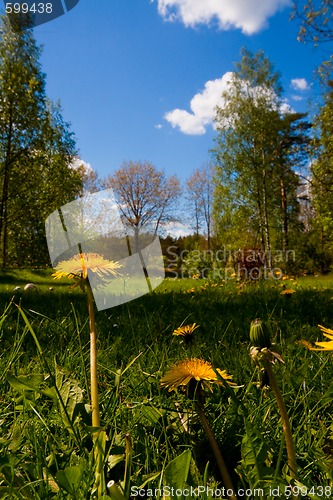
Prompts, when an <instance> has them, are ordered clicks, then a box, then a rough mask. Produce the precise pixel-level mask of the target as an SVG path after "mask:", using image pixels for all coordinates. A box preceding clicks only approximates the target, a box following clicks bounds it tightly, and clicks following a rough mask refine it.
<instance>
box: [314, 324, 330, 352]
mask: <svg viewBox="0 0 333 500" xmlns="http://www.w3.org/2000/svg"><path fill="white" fill-rule="evenodd" d="M318 326H319V328H320V329H321V331H322V333H323V335H324V337H327V338H328V339H330V340H328V341H327V340H326V341H323V342H315V344H316V345H317V346H318V347H311V348H310V347H309V349H311V351H333V330H331V329H330V328H325V327H324V326H322V325H318Z"/></svg>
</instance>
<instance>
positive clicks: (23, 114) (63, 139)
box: [0, 16, 82, 268]
mask: <svg viewBox="0 0 333 500" xmlns="http://www.w3.org/2000/svg"><path fill="white" fill-rule="evenodd" d="M40 53H41V51H40V48H39V47H38V46H37V45H36V42H35V39H34V37H33V34H32V31H31V30H29V29H26V30H24V29H19V26H18V29H17V30H16V31H15V32H14V31H13V30H12V28H11V25H10V23H9V21H8V19H7V18H6V16H3V17H2V18H1V37H0V96H1V97H0V109H1V111H0V131H1V134H0V136H1V139H0V250H1V254H0V260H1V262H2V267H3V268H5V267H7V266H8V265H10V266H24V265H32V264H34V263H38V264H39V265H41V264H46V263H48V254H47V249H46V239H45V230H44V221H45V218H46V217H47V216H48V215H49V213H50V212H52V211H53V210H56V209H57V208H59V206H61V205H62V204H64V203H66V202H67V201H71V200H72V199H73V198H74V197H75V196H77V195H78V194H79V193H80V192H81V190H82V181H81V175H80V173H79V172H77V171H75V170H74V169H72V168H70V163H71V162H72V160H73V158H74V156H75V155H76V153H77V152H76V148H75V141H74V138H73V134H72V133H71V132H70V131H69V126H68V124H67V123H65V122H64V120H63V118H62V116H61V109H60V107H59V105H55V104H53V103H52V102H51V101H50V100H49V99H47V97H46V94H45V75H44V73H42V71H41V67H40V63H39V58H40Z"/></svg>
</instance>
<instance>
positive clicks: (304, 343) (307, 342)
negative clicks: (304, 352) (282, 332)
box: [296, 339, 313, 350]
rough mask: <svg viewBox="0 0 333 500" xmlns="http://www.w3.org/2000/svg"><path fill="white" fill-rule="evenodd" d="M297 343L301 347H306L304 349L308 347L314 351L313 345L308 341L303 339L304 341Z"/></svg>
mask: <svg viewBox="0 0 333 500" xmlns="http://www.w3.org/2000/svg"><path fill="white" fill-rule="evenodd" d="M296 343H297V344H299V345H304V347H307V348H308V349H310V350H312V349H313V345H312V344H311V342H309V341H308V340H303V339H302V340H297V342H296Z"/></svg>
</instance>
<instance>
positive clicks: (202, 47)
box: [34, 0, 327, 180]
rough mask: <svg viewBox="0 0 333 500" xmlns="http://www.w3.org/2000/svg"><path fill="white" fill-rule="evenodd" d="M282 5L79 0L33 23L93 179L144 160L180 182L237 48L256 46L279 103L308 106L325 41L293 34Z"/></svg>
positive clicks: (207, 135) (284, 0)
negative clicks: (277, 76)
mask: <svg viewBox="0 0 333 500" xmlns="http://www.w3.org/2000/svg"><path fill="white" fill-rule="evenodd" d="M290 4H291V2H289V0H205V1H203V0H155V1H151V0H98V1H93V0H80V2H79V4H78V5H77V6H76V7H75V8H74V9H73V10H71V11H70V12H68V13H67V14H66V15H64V16H62V17H60V18H58V19H56V20H53V21H51V22H49V23H47V24H44V25H41V26H38V27H36V28H35V29H34V33H35V36H36V39H37V41H38V43H41V44H43V46H44V49H43V55H42V59H41V63H42V67H43V70H44V71H45V73H46V75H47V93H48V95H49V97H51V98H52V99H53V100H54V101H57V100H58V99H59V100H60V102H61V104H62V107H63V115H64V117H65V119H66V120H67V121H69V122H71V125H72V130H73V131H74V132H75V134H76V138H77V143H78V147H79V149H80V155H81V158H82V160H84V161H85V162H87V163H89V164H90V165H91V166H92V167H93V168H94V169H95V170H97V171H98V173H99V174H100V175H101V176H102V177H103V176H107V175H108V174H112V172H113V171H115V170H116V169H117V168H119V166H120V165H121V164H122V162H123V161H126V160H132V161H145V160H148V161H150V162H152V163H154V164H155V165H156V166H157V167H158V168H160V169H164V170H165V172H166V173H167V174H170V175H171V174H177V175H178V176H179V177H180V178H181V180H185V179H186V178H187V177H188V176H189V175H191V173H192V172H193V170H194V169H196V168H199V167H201V166H202V165H203V164H204V163H205V162H207V161H209V150H210V149H211V148H212V147H213V146H214V137H215V136H216V132H215V131H214V129H213V127H212V125H211V115H212V111H211V110H212V109H213V106H214V104H215V102H216V101H217V99H218V98H219V95H220V89H222V88H223V82H224V80H225V79H224V80H223V75H225V74H226V73H228V72H230V71H232V70H233V63H234V62H237V61H239V60H240V50H241V48H242V47H244V46H245V47H247V48H248V49H249V50H251V51H253V52H255V51H257V50H259V49H263V50H264V51H265V53H266V55H267V56H268V57H269V58H270V60H271V61H272V63H273V64H274V65H275V67H276V69H277V70H279V71H280V73H281V81H282V84H283V87H284V89H285V98H286V99H287V102H288V104H289V105H290V106H291V107H292V108H293V109H295V110H297V111H305V110H307V105H308V104H307V103H308V99H309V98H313V99H316V98H317V96H316V91H315V89H314V86H313V82H314V70H315V68H316V66H317V65H318V63H320V62H321V61H322V59H323V58H324V57H325V56H326V54H325V53H324V52H323V50H327V47H326V48H324V49H323V48H319V49H314V48H313V47H312V46H311V45H310V44H308V45H304V44H301V43H299V42H297V32H298V25H297V22H295V21H293V22H291V21H289V15H290ZM225 78H226V77H225ZM207 82H211V83H207ZM192 99H193V101H192ZM191 101H192V108H193V110H192V109H191ZM175 110H178V111H175Z"/></svg>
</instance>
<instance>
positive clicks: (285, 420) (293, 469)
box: [264, 359, 298, 498]
mask: <svg viewBox="0 0 333 500" xmlns="http://www.w3.org/2000/svg"><path fill="white" fill-rule="evenodd" d="M264 364H265V368H266V371H267V374H268V378H269V384H270V386H271V388H272V389H273V391H274V394H275V398H276V402H277V405H278V408H279V411H280V415H281V420H282V426H283V432H284V435H285V439H286V447H287V454H288V465H289V469H290V476H291V477H292V478H296V477H297V464H296V454H295V448H294V441H293V437H292V433H291V425H290V421H289V417H288V413H287V409H286V405H285V402H284V399H283V396H282V393H281V391H280V389H279V386H278V384H277V380H276V377H275V374H274V372H273V370H272V366H271V364H270V361H269V360H268V359H264ZM293 498H298V497H297V496H293Z"/></svg>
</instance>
